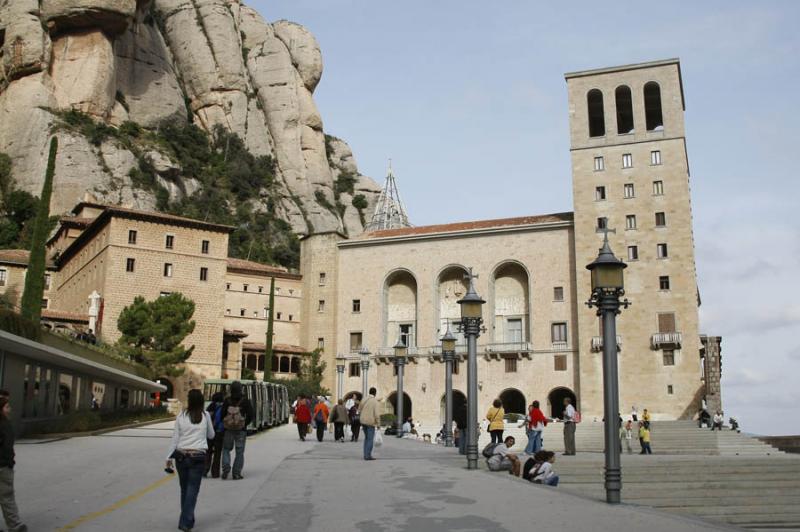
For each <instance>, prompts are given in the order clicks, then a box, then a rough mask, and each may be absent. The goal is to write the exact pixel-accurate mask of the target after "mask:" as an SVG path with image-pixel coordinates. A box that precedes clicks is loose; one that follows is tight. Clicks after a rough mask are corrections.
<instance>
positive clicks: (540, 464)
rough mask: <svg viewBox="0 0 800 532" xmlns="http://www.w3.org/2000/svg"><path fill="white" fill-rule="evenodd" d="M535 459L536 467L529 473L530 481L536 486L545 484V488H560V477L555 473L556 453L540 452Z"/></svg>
mask: <svg viewBox="0 0 800 532" xmlns="http://www.w3.org/2000/svg"><path fill="white" fill-rule="evenodd" d="M533 459H534V460H535V461H536V465H535V466H534V467H533V470H532V471H531V472H530V473H528V480H530V481H531V482H533V483H534V484H544V485H545V486H553V487H556V486H558V475H556V473H555V471H553V464H554V463H555V462H556V453H554V452H552V451H539V452H537V453H536V454H535V455H534V457H533Z"/></svg>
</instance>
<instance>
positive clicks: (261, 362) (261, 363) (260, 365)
mask: <svg viewBox="0 0 800 532" xmlns="http://www.w3.org/2000/svg"><path fill="white" fill-rule="evenodd" d="M264 358H265V355H258V371H264Z"/></svg>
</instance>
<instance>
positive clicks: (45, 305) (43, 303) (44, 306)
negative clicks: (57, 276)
mask: <svg viewBox="0 0 800 532" xmlns="http://www.w3.org/2000/svg"><path fill="white" fill-rule="evenodd" d="M42 308H47V299H42Z"/></svg>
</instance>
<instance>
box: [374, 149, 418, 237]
mask: <svg viewBox="0 0 800 532" xmlns="http://www.w3.org/2000/svg"><path fill="white" fill-rule="evenodd" d="M402 227H411V224H410V223H409V222H408V214H406V208H405V205H403V201H402V200H401V199H400V192H399V191H398V190H397V183H396V182H395V178H394V171H393V170H392V160H391V159H389V171H388V173H387V175H386V181H385V182H384V184H383V190H381V194H380V196H378V202H377V203H376V204H375V212H374V213H373V214H372V219H371V220H370V221H369V222H368V223H367V226H366V227H365V228H364V230H365V231H380V230H382V229H399V228H402Z"/></svg>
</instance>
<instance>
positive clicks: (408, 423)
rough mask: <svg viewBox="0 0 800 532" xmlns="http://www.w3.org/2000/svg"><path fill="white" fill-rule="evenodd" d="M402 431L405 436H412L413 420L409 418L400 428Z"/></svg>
mask: <svg viewBox="0 0 800 532" xmlns="http://www.w3.org/2000/svg"><path fill="white" fill-rule="evenodd" d="M400 430H402V431H403V435H405V434H408V435H409V436H410V435H411V430H412V425H411V418H410V417H407V418H406V420H405V421H404V422H403V425H402V426H401V427H400Z"/></svg>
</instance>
